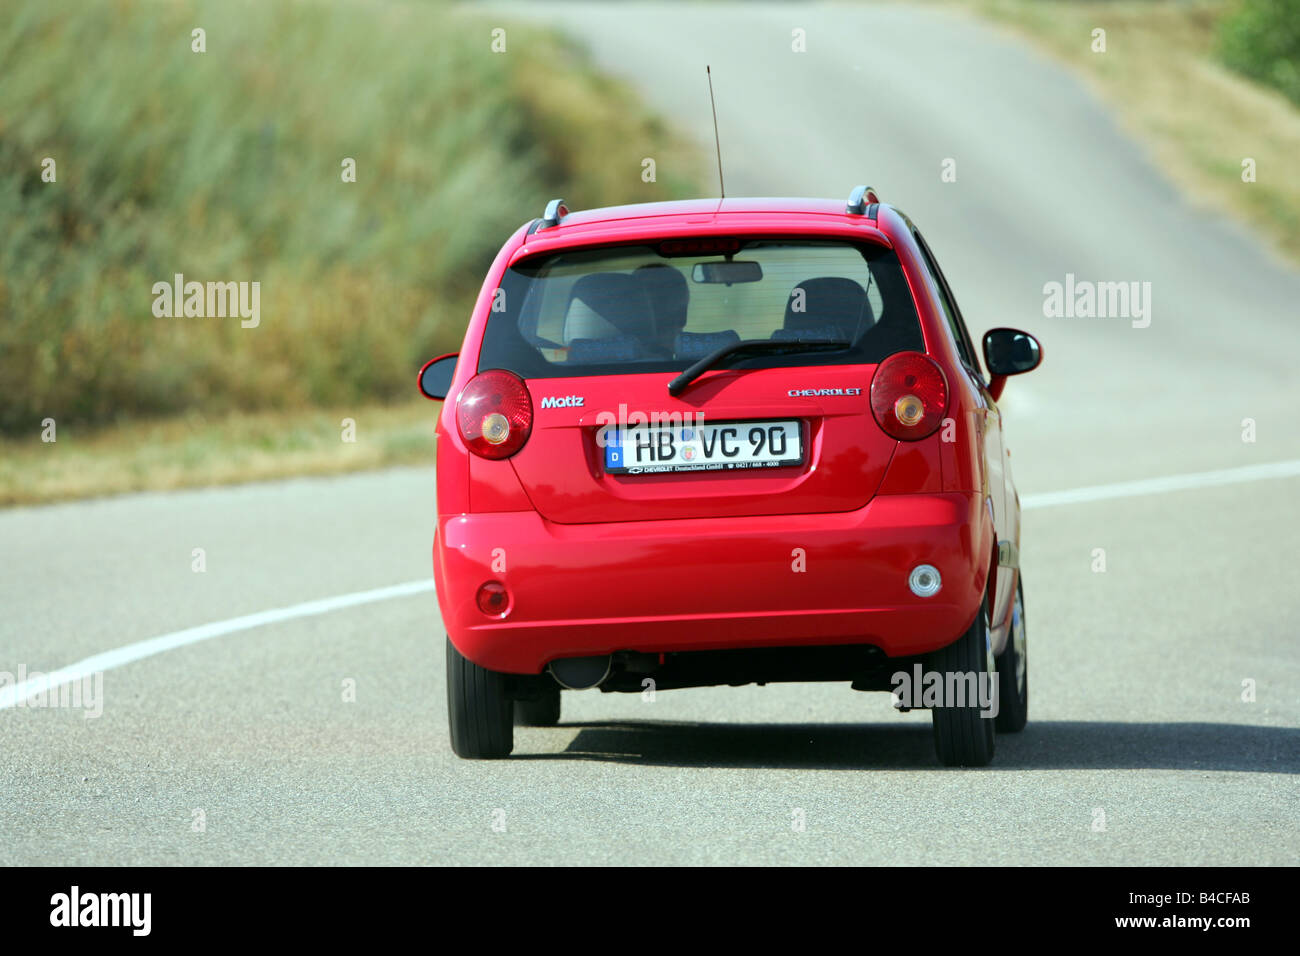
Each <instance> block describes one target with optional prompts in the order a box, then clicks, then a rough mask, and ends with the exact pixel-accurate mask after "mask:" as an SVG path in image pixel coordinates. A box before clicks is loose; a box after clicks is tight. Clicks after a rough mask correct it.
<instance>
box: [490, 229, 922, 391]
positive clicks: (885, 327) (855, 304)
mask: <svg viewBox="0 0 1300 956" xmlns="http://www.w3.org/2000/svg"><path fill="white" fill-rule="evenodd" d="M752 339H768V340H775V341H794V340H803V341H828V340H844V341H848V342H850V343H852V344H851V346H850V347H849V348H848V349H846V350H844V351H831V352H827V351H818V352H805V353H784V354H762V355H753V356H747V357H744V358H740V359H737V360H735V361H733V362H731V363H729V364H730V367H732V368H766V367H783V366H785V367H788V366H795V365H840V364H852V363H875V362H879V361H880V360H882V359H884V358H885V357H886V356H888V355H892V354H893V353H894V352H900V351H905V350H909V349H915V350H917V351H923V350H924V348H925V345H924V340H923V338H922V335H921V328H920V323H919V322H918V320H917V316H916V306H915V304H914V303H913V301H912V295H911V291H910V290H909V289H908V286H907V282H906V280H905V279H904V277H903V270H902V267H901V266H900V265H899V262H898V258H897V256H895V254H894V252H893V250H891V249H887V248H885V247H883V246H878V245H875V244H871V243H864V244H855V243H849V242H842V241H834V240H802V239H768V238H764V239H748V240H742V239H728V238H718V239H701V238H692V239H681V240H667V241H664V242H657V243H655V244H653V245H623V246H613V247H600V248H582V249H573V250H569V251H565V252H559V253H555V254H552V255H550V256H546V257H543V258H536V259H527V260H524V261H523V262H520V263H518V264H517V265H515V266H513V267H512V268H510V269H508V270H507V272H506V274H505V276H504V277H503V279H502V282H501V287H500V289H498V290H497V293H496V297H495V299H494V301H493V306H492V311H491V312H490V313H489V317H488V324H487V330H486V333H485V335H484V339H483V347H482V349H481V350H480V352H479V363H478V368H479V370H480V371H483V370H486V369H490V368H503V369H508V370H510V371H512V372H515V373H516V374H518V375H519V376H521V377H523V378H559V377H569V376H583V375H611V374H628V373H633V372H656V371H680V370H682V369H684V368H686V367H687V366H689V365H691V364H692V363H694V362H695V361H697V360H698V359H700V358H702V357H703V356H705V355H708V354H709V353H710V352H712V351H714V350H715V349H717V348H719V347H721V346H724V345H727V344H730V343H732V342H739V341H742V340H752Z"/></svg>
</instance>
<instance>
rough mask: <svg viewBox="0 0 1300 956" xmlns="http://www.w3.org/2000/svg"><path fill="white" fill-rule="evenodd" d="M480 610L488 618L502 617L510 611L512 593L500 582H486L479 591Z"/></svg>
mask: <svg viewBox="0 0 1300 956" xmlns="http://www.w3.org/2000/svg"><path fill="white" fill-rule="evenodd" d="M478 609H479V610H480V611H482V612H483V613H484V614H486V615H488V617H501V616H502V615H503V614H505V613H506V611H508V610H510V592H509V591H507V590H506V586H505V585H504V584H502V583H501V582H500V581H487V582H484V583H483V584H482V585H481V586H480V587H479V589H478Z"/></svg>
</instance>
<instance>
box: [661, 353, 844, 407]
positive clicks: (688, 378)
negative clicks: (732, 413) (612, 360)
mask: <svg viewBox="0 0 1300 956" xmlns="http://www.w3.org/2000/svg"><path fill="white" fill-rule="evenodd" d="M852 344H853V343H852V342H848V341H844V340H840V339H790V340H789V341H785V342H774V341H772V340H771V339H746V340H744V341H742V342H732V343H731V344H730V345H724V346H722V348H719V349H714V350H713V351H712V352H710V353H709V354H708V355H706V356H704V358H702V359H700V360H699V361H698V362H696V363H695V364H694V365H692V366H691V367H690V368H688V369H687V370H686V371H684V372H682V374H681V375H678V376H677V377H676V378H675V379H673V380H672V381H671V382H669V383H668V394H669V395H673V396H677V395H680V394H681V393H682V392H684V391H685V390H686V386H687V385H690V384H691V382H693V381H695V380H696V379H697V378H699V377H700V376H701V375H703V374H704V373H705V372H707V371H708V370H709V369H711V368H713V367H714V366H715V365H717V364H718V363H719V362H721V361H722V360H723V359H725V358H726V357H727V356H729V355H735V354H737V353H740V352H772V353H776V354H779V353H781V352H837V351H839V350H840V349H846V348H848V347H849V346H851V345H852Z"/></svg>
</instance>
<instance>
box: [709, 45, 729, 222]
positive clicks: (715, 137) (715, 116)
mask: <svg viewBox="0 0 1300 956" xmlns="http://www.w3.org/2000/svg"><path fill="white" fill-rule="evenodd" d="M704 72H705V73H706V74H707V75H708V77H709V105H710V106H712V107H713V142H714V145H716V146H717V147H718V190H719V191H720V192H721V193H722V196H721V198H722V199H726V198H727V184H726V183H724V182H723V181H722V141H721V140H720V139H718V104H717V102H716V101H715V100H714V99H713V71H712V70H711V69H709V67H708V64H705V66H704Z"/></svg>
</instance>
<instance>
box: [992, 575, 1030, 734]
mask: <svg viewBox="0 0 1300 956" xmlns="http://www.w3.org/2000/svg"><path fill="white" fill-rule="evenodd" d="M1017 577H1018V578H1020V580H1019V581H1017V583H1016V603H1015V606H1014V607H1013V608H1012V609H1011V633H1010V634H1008V635H1007V646H1006V647H1004V648H1003V649H1002V653H1001V654H999V655H998V716H997V725H998V733H1008V734H1014V733H1019V732H1020V731H1022V730H1024V729H1025V724H1026V723H1028V722H1029V646H1028V637H1027V635H1026V632H1025V580H1024V578H1023V577H1020V575H1019V574H1017Z"/></svg>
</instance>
